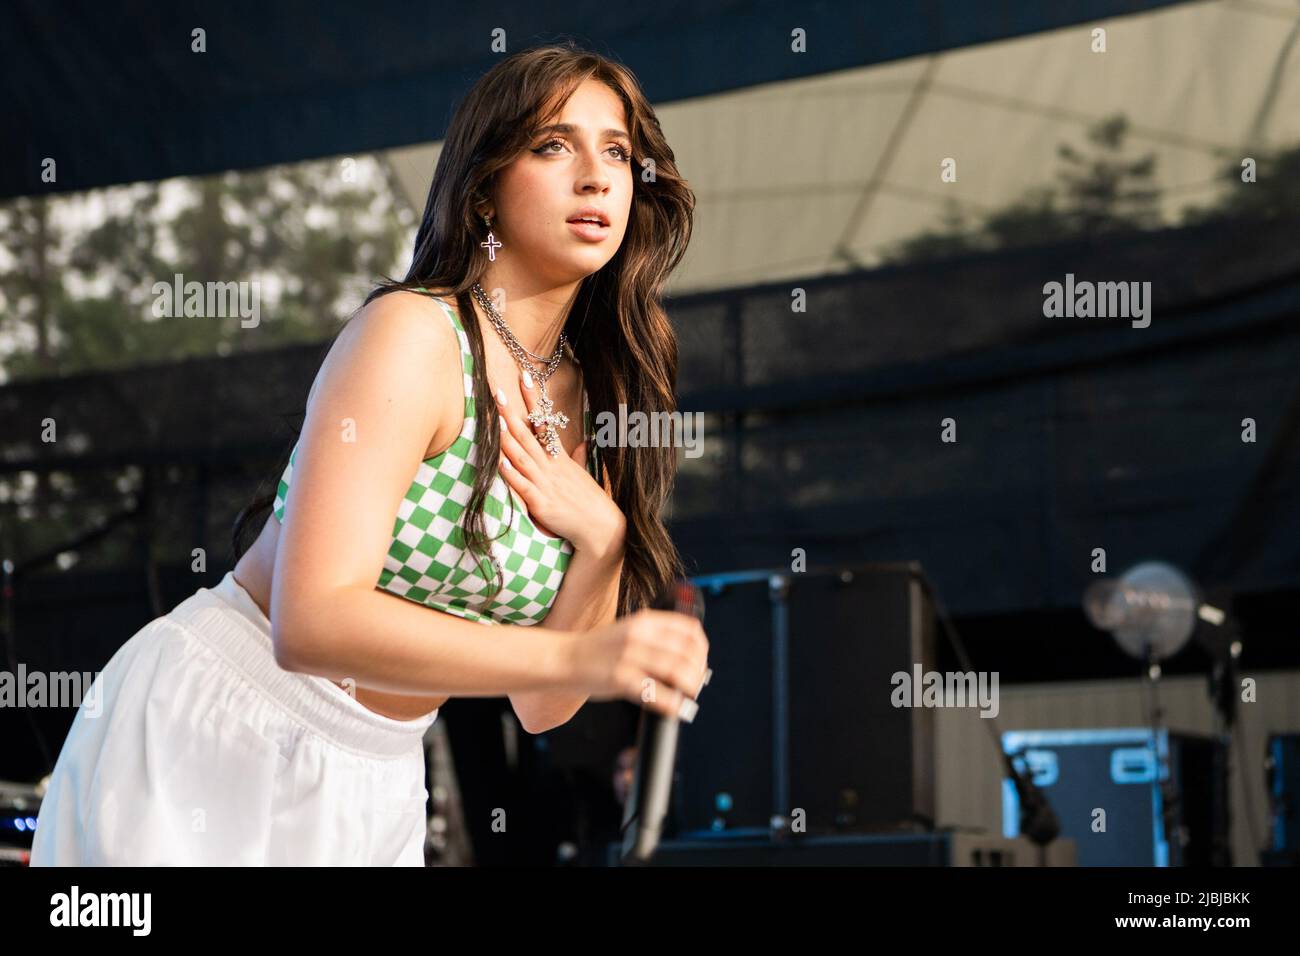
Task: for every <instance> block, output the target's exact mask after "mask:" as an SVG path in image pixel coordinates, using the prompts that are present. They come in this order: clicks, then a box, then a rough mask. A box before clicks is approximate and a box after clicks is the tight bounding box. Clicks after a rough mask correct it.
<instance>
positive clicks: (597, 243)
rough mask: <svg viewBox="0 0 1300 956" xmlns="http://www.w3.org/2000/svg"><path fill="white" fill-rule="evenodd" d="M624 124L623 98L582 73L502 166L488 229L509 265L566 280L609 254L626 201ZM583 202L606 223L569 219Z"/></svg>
mask: <svg viewBox="0 0 1300 956" xmlns="http://www.w3.org/2000/svg"><path fill="white" fill-rule="evenodd" d="M557 125H558V126H560V127H564V128H561V129H556V128H554V127H555V126H557ZM626 130H627V117H626V115H625V111H624V109H623V102H622V100H620V99H619V98H618V96H616V95H615V94H614V92H613V91H612V90H611V89H610V88H609V87H607V86H606V85H605V84H603V83H600V82H597V81H596V80H586V81H585V82H583V83H582V84H581V85H580V86H579V87H578V88H577V89H576V90H574V92H573V95H572V96H570V97H569V101H568V102H567V103H566V104H565V105H564V109H563V110H562V111H561V113H560V115H559V116H558V117H556V118H555V119H553V120H551V121H550V123H549V124H547V126H546V127H544V128H543V129H542V130H541V131H539V132H538V133H537V135H536V136H534V137H533V139H532V141H531V143H530V144H529V148H528V149H527V150H526V151H525V152H524V153H523V154H522V155H520V156H519V157H518V158H516V159H515V161H514V162H513V163H511V164H510V165H509V166H508V167H506V168H505V169H503V170H502V171H501V174H500V176H499V177H498V183H497V194H496V216H495V218H494V219H493V222H492V228H493V230H494V231H495V232H496V234H497V238H498V239H499V240H500V241H501V242H502V244H503V247H504V248H503V252H502V255H506V254H508V255H510V256H511V267H512V269H513V267H515V266H520V265H525V264H526V268H527V269H528V270H529V271H530V272H532V273H533V274H534V275H535V276H536V277H537V278H539V279H541V280H543V281H545V282H548V283H553V284H555V285H564V284H568V283H572V282H577V281H579V280H581V279H583V278H585V277H586V276H588V275H590V274H591V273H593V272H596V271H597V270H599V269H600V268H601V267H602V266H603V265H605V263H607V262H608V261H609V260H610V259H612V258H613V256H614V253H615V252H617V251H618V247H619V246H620V245H621V244H622V242H623V234H624V233H625V232H626V231H627V220H628V215H629V213H630V211H631V208H632V175H633V171H632V141H631V140H630V139H629V138H628V135H627V133H626ZM584 208H593V209H596V210H599V212H600V213H601V214H603V216H604V218H605V220H606V222H607V223H608V225H605V226H593V225H582V224H578V225H575V224H573V223H572V222H571V220H573V219H574V218H575V217H577V216H578V215H580V214H581V212H582V210H583V209H584ZM507 251H508V252H507Z"/></svg>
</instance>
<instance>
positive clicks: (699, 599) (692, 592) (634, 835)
mask: <svg viewBox="0 0 1300 956" xmlns="http://www.w3.org/2000/svg"><path fill="white" fill-rule="evenodd" d="M650 606H651V607H652V608H654V609H657V610H660V611H677V612H678V613H679V614H691V615H694V617H695V618H696V619H697V620H698V621H699V622H700V623H701V624H703V623H704V595H703V594H702V593H701V591H700V589H699V588H698V587H696V586H695V585H694V584H692V583H691V582H690V581H689V580H687V579H686V578H676V579H674V580H673V582H672V583H671V584H670V585H669V586H668V587H667V588H666V589H665V590H664V591H663V592H662V593H660V595H659V596H658V597H657V598H656V599H655V600H654V601H653V602H652V603H651V605H650ZM712 674H713V672H712V671H710V670H706V671H705V674H704V684H708V682H709V678H710V677H711V676H712ZM686 700H687V702H688V703H689V702H690V698H686ZM680 727H681V719H680V718H678V717H668V716H666V715H664V714H661V713H659V712H658V711H653V710H650V709H648V708H646V707H642V709H641V722H640V724H638V725H637V732H636V770H635V771H634V773H633V776H632V786H631V789H630V790H629V791H628V798H627V805H626V806H625V807H624V810H623V825H622V831H623V849H622V861H623V863H624V864H625V865H629V866H635V865H638V864H643V863H646V862H648V861H649V859H650V857H651V856H653V855H654V851H655V848H656V847H658V845H659V837H660V835H661V834H662V833H663V826H664V819H665V818H666V817H667V816H668V801H669V798H670V796H671V794H672V785H673V765H674V764H675V763H676V762H677V731H678V729H679V728H680Z"/></svg>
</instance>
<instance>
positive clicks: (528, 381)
mask: <svg viewBox="0 0 1300 956" xmlns="http://www.w3.org/2000/svg"><path fill="white" fill-rule="evenodd" d="M532 387H533V376H532V375H531V374H530V373H529V371H528V369H524V388H532Z"/></svg>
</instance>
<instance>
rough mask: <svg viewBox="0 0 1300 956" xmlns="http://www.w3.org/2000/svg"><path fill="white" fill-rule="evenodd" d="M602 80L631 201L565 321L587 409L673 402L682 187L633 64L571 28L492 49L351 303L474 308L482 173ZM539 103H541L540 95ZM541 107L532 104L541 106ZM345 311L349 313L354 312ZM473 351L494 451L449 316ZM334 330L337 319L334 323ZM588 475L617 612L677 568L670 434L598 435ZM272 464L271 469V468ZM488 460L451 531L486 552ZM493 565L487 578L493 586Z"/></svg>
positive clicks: (491, 418)
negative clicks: (504, 53) (614, 441)
mask: <svg viewBox="0 0 1300 956" xmlns="http://www.w3.org/2000/svg"><path fill="white" fill-rule="evenodd" d="M591 78H594V79H596V80H597V81H599V82H602V83H604V84H605V85H606V86H608V87H609V88H610V90H611V91H613V92H614V93H615V94H616V95H617V96H618V97H619V98H620V99H621V100H622V102H623V105H624V108H625V109H626V111H627V117H628V133H629V134H630V136H631V141H632V163H633V166H632V174H633V176H632V178H633V191H632V208H631V214H630V217H629V220H628V224H627V231H626V233H625V234H624V237H623V242H622V245H621V246H620V247H619V250H618V252H617V253H615V255H614V256H613V258H611V259H610V261H609V262H608V263H606V264H605V266H604V267H603V268H601V269H600V270H599V271H598V272H595V273H593V274H592V275H590V276H588V277H587V278H585V279H584V280H583V281H582V282H581V284H580V285H579V288H578V294H577V297H576V298H575V300H574V303H573V307H572V309H571V310H570V312H569V315H568V317H567V320H566V323H565V326H564V328H565V332H566V333H567V335H568V338H569V341H570V342H571V343H572V346H573V351H574V354H575V356H576V357H577V360H578V362H579V363H580V364H581V366H582V376H583V383H584V385H585V387H586V389H587V394H588V397H589V400H590V403H591V412H592V415H593V420H594V418H595V416H597V415H599V414H600V413H601V412H602V411H607V412H611V413H614V414H617V410H618V407H619V404H620V403H623V404H624V405H625V406H626V407H627V408H628V409H629V410H642V411H645V412H647V413H652V412H673V411H676V409H677V400H676V394H675V393H676V387H677V337H676V335H675V333H674V332H673V328H672V324H671V323H670V322H669V320H668V316H667V314H666V313H665V311H664V309H663V306H662V305H661V303H660V299H661V296H662V294H663V288H664V285H665V283H666V282H667V280H668V276H669V275H670V274H671V273H672V271H673V269H674V268H676V266H677V264H678V263H679V262H680V261H681V258H682V256H683V255H684V254H685V252H686V247H687V244H688V243H689V242H690V236H691V226H692V215H693V213H694V209H695V196H694V193H693V192H692V191H691V189H690V187H689V186H688V185H687V183H686V181H685V180H684V179H683V178H682V177H681V175H680V174H679V173H678V170H677V165H676V162H675V157H674V155H673V151H672V149H671V148H670V147H669V145H668V143H667V141H666V140H665V139H664V135H663V131H662V129H661V128H660V125H659V120H658V117H657V116H656V115H655V112H654V109H653V108H652V107H651V106H650V104H649V102H648V101H647V100H646V98H645V96H644V94H643V93H642V92H641V89H640V85H639V84H638V83H637V81H636V78H635V77H634V76H633V75H632V73H631V72H630V71H628V70H627V69H626V68H625V67H623V66H622V65H620V64H618V63H615V62H614V61H612V60H609V59H607V58H605V57H603V56H600V55H599V54H596V53H591V52H589V51H586V50H582V49H579V48H578V47H577V46H576V45H575V44H574V43H573V42H572V41H566V42H564V43H561V44H549V45H546V46H539V47H533V48H531V49H527V50H523V51H521V52H519V53H515V54H512V55H511V56H508V57H507V58H506V59H504V60H502V61H501V62H500V63H498V64H497V65H496V66H494V67H493V68H492V69H491V70H489V71H488V72H487V73H486V74H484V76H483V77H482V78H481V79H480V80H479V81H478V82H477V83H476V84H475V85H474V87H473V88H472V89H471V90H470V91H469V93H468V94H467V95H466V97H465V99H464V100H463V101H462V102H461V104H460V106H459V107H458V108H457V110H456V113H455V115H454V116H453V117H452V120H451V124H450V126H449V127H448V130H447V136H446V140H445V142H444V145H443V150H442V153H441V155H440V156H439V158H438V165H437V168H436V169H435V170H434V174H433V182H432V184H431V185H430V187H429V197H428V200H427V201H426V203H425V207H424V216H423V218H422V220H421V222H420V228H419V231H418V232H417V233H416V237H415V252H414V255H413V257H412V261H411V267H410V269H409V270H408V271H407V274H406V276H405V278H403V279H402V280H401V281H397V280H394V279H392V278H389V277H385V279H384V281H383V282H381V283H380V284H379V285H378V286H377V287H376V288H375V289H374V290H373V291H372V292H371V293H370V294H369V295H368V296H367V297H366V300H365V303H363V305H362V307H364V305H367V304H369V303H370V302H371V301H373V300H374V299H377V298H378V297H379V296H381V295H387V294H388V293H390V292H394V291H397V290H406V291H411V292H416V293H417V294H419V290H420V289H421V288H423V289H427V290H429V293H428V294H430V295H432V294H440V295H448V296H453V297H454V298H455V300H456V303H457V312H458V314H459V315H460V316H462V317H463V319H469V318H471V317H474V316H475V312H474V308H473V303H472V301H471V296H470V291H469V290H470V289H471V288H472V287H473V286H474V284H475V283H476V282H479V281H480V280H481V279H482V278H483V276H484V274H485V272H486V266H487V256H486V252H485V251H484V250H483V249H482V248H481V247H480V246H479V243H480V242H482V241H483V240H484V239H485V238H486V235H487V229H486V227H485V225H484V223H483V215H482V210H483V209H484V208H488V197H489V196H490V195H491V194H492V190H493V186H494V185H495V177H496V174H497V173H498V172H499V171H500V170H502V169H504V168H505V167H506V166H508V165H510V163H511V162H513V161H514V160H515V159H516V158H517V157H518V156H519V155H520V154H521V153H522V152H523V151H524V150H525V149H526V148H528V146H529V145H530V143H531V141H532V139H533V137H534V135H535V131H536V130H537V129H539V128H540V127H541V126H543V125H545V124H547V123H548V122H550V121H551V119H552V118H553V116H555V115H558V113H559V112H560V111H561V110H562V109H563V106H564V104H565V102H567V100H568V98H569V97H570V96H571V95H572V93H573V91H574V90H575V89H576V88H577V87H578V86H579V85H580V84H581V83H582V82H584V81H585V80H587V79H591ZM548 103H551V104H552V107H551V109H550V110H547V109H546V107H547V104H548ZM544 111H545V112H544ZM354 315H355V313H354ZM461 324H462V325H463V326H464V329H465V333H466V336H467V337H468V339H469V343H470V348H471V351H472V353H473V357H474V408H475V414H476V416H478V423H477V429H476V432H475V441H476V443H478V444H479V451H478V456H479V457H478V461H479V462H480V463H481V462H485V461H486V462H491V461H496V460H497V458H498V456H499V454H500V439H501V433H500V425H499V421H498V418H497V407H496V402H495V401H492V400H491V389H490V386H489V385H488V379H487V363H486V361H485V359H484V352H483V338H482V330H481V329H480V328H479V324H478V322H477V320H474V321H462V323H461ZM340 331H341V330H340ZM597 460H598V463H599V466H600V473H601V479H600V480H601V482H602V484H603V483H604V482H605V480H606V478H607V479H608V483H609V488H610V492H611V496H612V498H613V500H614V503H615V504H617V505H618V507H619V509H620V510H621V511H622V512H623V514H624V516H625V517H626V518H627V535H626V539H625V549H624V559H623V575H622V580H621V584H620V587H619V600H618V613H619V614H626V613H628V612H630V611H633V610H636V609H638V608H641V607H647V606H649V605H650V603H651V602H652V601H653V600H654V598H655V596H656V595H657V594H658V593H659V592H661V591H662V590H663V588H664V586H665V585H666V584H667V582H668V581H669V580H670V579H671V578H672V577H674V576H676V575H679V574H682V573H683V567H682V561H681V557H680V555H679V554H678V552H677V548H676V547H675V546H674V545H673V542H672V539H671V538H670V537H669V535H668V532H667V529H666V528H665V527H664V524H663V521H662V519H661V518H660V511H661V510H662V508H663V506H664V503H665V501H666V500H667V497H668V494H669V493H670V491H671V490H672V483H673V478H674V475H675V473H676V468H677V455H676V450H675V449H674V448H673V447H672V446H658V445H656V446H652V447H643V448H635V449H629V448H623V447H619V446H617V445H612V446H608V447H606V446H601V447H600V449H599V454H598V455H597ZM278 477H279V476H278V475H277V476H276V478H277V479H278ZM494 477H495V470H494V469H491V468H483V467H479V468H478V470H477V475H476V477H475V480H474V487H473V491H472V492H471V495H470V499H469V502H468V504H467V510H466V515H467V519H466V523H465V529H464V530H465V540H466V544H467V547H468V550H469V551H470V553H471V554H472V555H474V556H475V559H476V560H478V561H480V563H481V561H482V558H483V557H484V556H487V555H490V541H489V538H488V536H487V534H486V530H485V528H484V524H483V503H484V500H485V499H486V497H487V493H488V489H489V488H490V486H491V485H492V482H493V480H494ZM274 497H275V496H274V494H273V493H272V494H269V495H266V496H264V497H263V498H261V499H258V500H257V501H255V502H253V503H252V504H251V505H250V506H249V507H248V508H246V509H244V511H243V512H241V513H240V515H239V517H238V518H237V519H236V523H235V529H234V535H233V537H234V548H235V555H236V559H238V557H239V556H240V555H241V554H242V553H243V551H244V548H243V547H241V543H242V531H243V528H244V526H245V524H246V523H247V522H248V521H249V520H250V519H251V518H252V516H253V515H254V514H257V513H259V512H261V511H269V509H270V506H271V504H272V502H273V500H274ZM500 583H501V582H500V577H499V574H498V581H497V586H498V587H499V586H500Z"/></svg>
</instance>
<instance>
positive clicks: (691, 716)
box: [677, 697, 700, 724]
mask: <svg viewBox="0 0 1300 956" xmlns="http://www.w3.org/2000/svg"><path fill="white" fill-rule="evenodd" d="M699 710H700V705H699V704H697V703H695V701H693V700H691V699H690V698H689V697H683V698H682V703H681V706H680V707H678V708H677V716H678V718H679V719H681V720H684V721H686V722H687V723H688V724H689V723H692V722H693V721H694V720H695V715H696V714H697V713H699Z"/></svg>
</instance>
